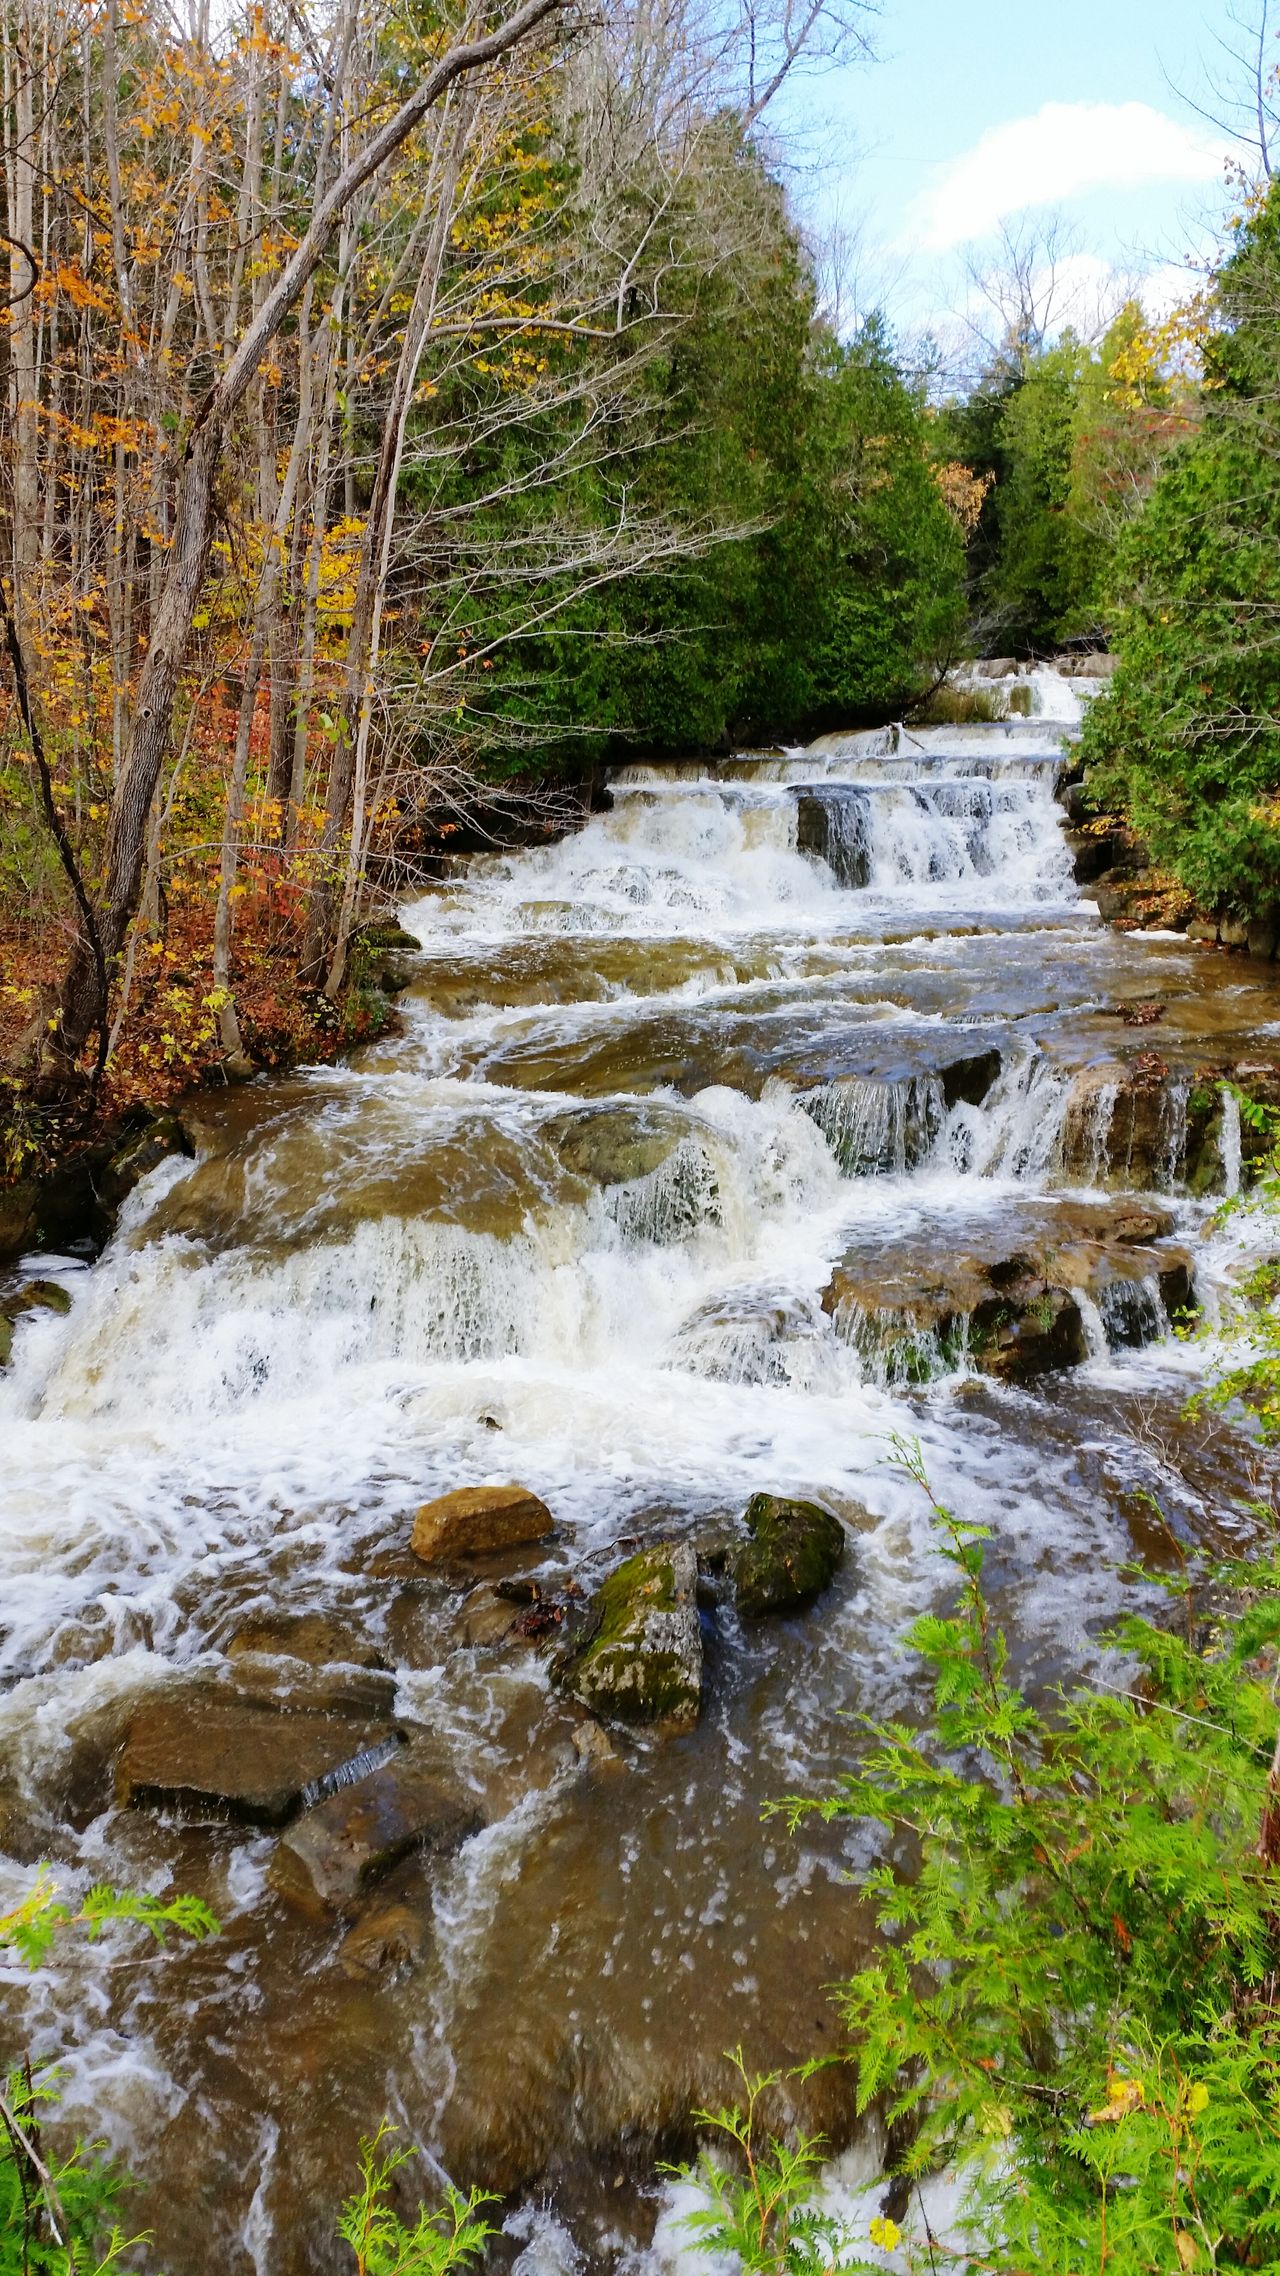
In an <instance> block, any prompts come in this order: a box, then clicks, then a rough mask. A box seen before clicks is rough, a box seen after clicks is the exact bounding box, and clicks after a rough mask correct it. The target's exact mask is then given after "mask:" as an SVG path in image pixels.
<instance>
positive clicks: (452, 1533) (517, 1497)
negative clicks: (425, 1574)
mask: <svg viewBox="0 0 1280 2276" xmlns="http://www.w3.org/2000/svg"><path fill="white" fill-rule="evenodd" d="M554 1531H555V1519H554V1518H553V1517H552V1515H551V1512H550V1510H549V1509H548V1508H547V1505H546V1503H545V1502H543V1501H540V1500H539V1499H538V1496H537V1495H536V1494H532V1493H530V1492H529V1490H528V1488H527V1486H459V1487H458V1488H457V1490H456V1491H455V1492H454V1493H451V1494H440V1495H438V1496H437V1498H436V1500H435V1501H431V1502H424V1504H423V1506H422V1508H421V1509H420V1510H419V1511H418V1514H417V1516H416V1518H415V1519H414V1521H413V1542H412V1546H413V1553H414V1555H415V1557H421V1559H422V1561H423V1563H424V1564H446V1563H454V1562H457V1561H458V1560H460V1559H461V1560H465V1559H469V1558H472V1557H490V1556H493V1555H494V1554H495V1553H496V1552H498V1551H500V1550H503V1549H520V1548H523V1547H525V1545H526V1544H527V1543H529V1542H532V1541H545V1540H546V1539H547V1537H548V1535H549V1534H551V1533H553V1532H554Z"/></svg>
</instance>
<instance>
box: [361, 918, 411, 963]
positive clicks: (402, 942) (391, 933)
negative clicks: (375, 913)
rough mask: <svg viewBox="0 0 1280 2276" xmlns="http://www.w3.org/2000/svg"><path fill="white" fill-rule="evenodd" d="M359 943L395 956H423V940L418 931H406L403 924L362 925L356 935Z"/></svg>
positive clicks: (364, 946)
mask: <svg viewBox="0 0 1280 2276" xmlns="http://www.w3.org/2000/svg"><path fill="white" fill-rule="evenodd" d="M356 940H357V944H358V945H359V946H360V947H362V948H372V949H377V950H380V951H383V952H384V953H387V954H390V955H393V956H399V955H404V956H421V954H422V942H421V941H420V940H419V939H418V937H417V934H416V933H411V932H406V930H405V928H404V926H403V925H396V924H387V925H362V926H361V929H360V931H359V933H358V934H357V935H356Z"/></svg>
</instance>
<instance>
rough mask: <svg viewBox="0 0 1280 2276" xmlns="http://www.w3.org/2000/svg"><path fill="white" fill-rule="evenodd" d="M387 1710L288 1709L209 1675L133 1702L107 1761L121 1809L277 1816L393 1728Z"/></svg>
mask: <svg viewBox="0 0 1280 2276" xmlns="http://www.w3.org/2000/svg"><path fill="white" fill-rule="evenodd" d="M396 1735H397V1734H396V1731H395V1726H394V1724H393V1723H392V1722H391V1720H390V1717H389V1715H388V1716H386V1717H383V1718H380V1719H377V1720H375V1719H374V1718H373V1717H372V1716H371V1715H370V1714H369V1712H368V1710H367V1708H357V1709H356V1711H354V1712H345V1711H338V1710H336V1709H331V1710H330V1711H329V1712H324V1711H308V1710H306V1709H303V1710H300V1711H296V1712H288V1711H287V1708H286V1703H285V1702H283V1701H278V1702H275V1703H273V1702H271V1701H270V1699H269V1698H268V1699H253V1698H237V1697H236V1696H235V1694H234V1693H232V1692H230V1691H220V1690H219V1689H218V1688H217V1687H216V1686H214V1685H182V1686H181V1687H178V1686H175V1687H173V1688H172V1689H171V1690H170V1691H168V1692H165V1693H162V1694H161V1695H160V1697H158V1698H156V1699H154V1700H150V1701H148V1702H147V1703H146V1704H145V1705H144V1706H142V1707H140V1708H139V1709H138V1710H137V1712H136V1713H135V1714H134V1715H133V1717H132V1718H131V1720H130V1722H129V1726H128V1729H127V1731H126V1733H125V1739H124V1745H123V1747H122V1749H121V1753H120V1758H119V1761H118V1763H117V1765H116V1799H117V1801H118V1802H119V1804H120V1806H121V1808H122V1809H160V1810H176V1811H178V1812H179V1813H180V1814H181V1815H183V1816H185V1817H191V1818H199V1819H205V1820H213V1821H217V1820H219V1819H226V1818H231V1819H233V1820H235V1821H236V1822H238V1823H240V1824H244V1825H266V1826H278V1825H283V1824H284V1822H285V1820H286V1819H287V1818H288V1817H290V1816H291V1815H292V1813H293V1812H294V1811H295V1810H296V1809H297V1808H299V1806H300V1805H301V1803H302V1801H303V1798H304V1795H305V1793H306V1790H307V1788H308V1787H310V1786H313V1785H314V1784H316V1782H317V1781H319V1780H322V1779H327V1778H331V1777H332V1776H333V1775H334V1773H335V1772H336V1771H339V1770H341V1769H342V1768H344V1767H345V1766H346V1765H347V1764H349V1763H351V1762H353V1761H357V1760H358V1759H359V1758H360V1756H361V1755H363V1754H365V1753H367V1752H368V1751H369V1750H370V1749H372V1748H376V1747H378V1746H385V1745H386V1744H387V1743H388V1742H389V1741H392V1740H394V1739H395V1737H396Z"/></svg>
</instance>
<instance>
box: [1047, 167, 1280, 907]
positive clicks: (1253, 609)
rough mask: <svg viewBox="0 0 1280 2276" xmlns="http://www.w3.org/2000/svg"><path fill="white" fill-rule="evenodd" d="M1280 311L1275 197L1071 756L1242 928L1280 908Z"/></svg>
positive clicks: (1145, 539) (1211, 353) (1225, 290)
mask: <svg viewBox="0 0 1280 2276" xmlns="http://www.w3.org/2000/svg"><path fill="white" fill-rule="evenodd" d="M1278 297H1280V188H1273V189H1272V191H1271V192H1270V194H1269V196H1268V197H1267V199H1266V201H1265V203H1264V204H1263V205H1262V206H1260V207H1259V209H1258V210H1257V211H1256V212H1255V213H1254V214H1252V215H1251V216H1250V217H1249V218H1248V219H1247V220H1246V221H1245V222H1244V223H1243V225H1242V226H1241V228H1240V230H1239V232H1238V237H1237V243H1236V247H1235V250H1234V252H1233V254H1232V256H1231V258H1230V259H1229V260H1228V261H1227V262H1226V263H1225V264H1224V266H1223V269H1222V271H1221V273H1220V275H1219V277H1218V280H1217V287H1216V293H1215V302H1214V313H1215V321H1216V326H1217V328H1216V330H1215V332H1214V333H1213V335H1212V337H1211V338H1210V339H1209V340H1208V342H1207V344H1206V347H1205V351H1204V357H1205V385H1204V394H1203V399H1202V404H1201V412H1200V418H1199V422H1198V425H1197V426H1196V428H1195V430H1194V432H1193V433H1191V434H1190V435H1189V436H1188V437H1187V439H1185V440H1184V441H1182V442H1181V443H1179V444H1178V445H1177V447H1176V448H1175V449H1174V450H1173V451H1172V452H1171V454H1170V456H1169V458H1168V460H1167V461H1166V463H1165V465H1164V468H1163V471H1162V472H1161V474H1160V477H1159V480H1158V481H1157V482H1156V484H1155V487H1154V489H1153V490H1152V492H1151V495H1150V497H1149V499H1148V500H1147V502H1146V505H1145V506H1144V508H1143V510H1142V512H1141V513H1140V514H1139V516H1138V517H1137V518H1136V520H1135V521H1134V522H1133V523H1132V524H1131V526H1130V527H1129V529H1128V530H1127V531H1126V532H1125V534H1124V535H1123V536H1122V538H1121V541H1120V544H1119V546H1118V548H1117V553H1116V559H1115V563H1114V567H1113V570H1112V573H1111V578H1110V611H1109V614H1110V622H1111V627H1112V635H1113V645H1114V646H1115V647H1116V648H1117V650H1118V652H1119V657H1120V666H1119V670H1118V671H1117V674H1116V677H1115V680H1114V681H1113V683H1112V688H1111V691H1110V693H1109V695H1108V696H1107V698H1106V700H1105V702H1102V703H1099V704H1097V705H1095V706H1094V708H1093V710H1092V711H1091V713H1090V715H1089V718H1088V720H1087V722H1086V726H1085V735H1084V743H1083V752H1082V755H1083V757H1084V759H1085V762H1086V765H1087V767H1088V770H1089V772H1088V782H1089V787H1090V790H1091V791H1092V793H1093V794H1094V796H1095V797H1096V798H1097V799H1098V800H1099V802H1101V803H1107V804H1112V805H1115V806H1118V807H1121V808H1122V809H1123V810H1124V811H1125V812H1126V813H1127V814H1128V816H1129V818H1130V820H1131V822H1132V823H1133V826H1134V827H1135V829H1136V830H1138V831H1139V832H1140V833H1141V835H1142V836H1143V837H1144V838H1145V839H1146V840H1147V842H1148V844H1149V845H1150V848H1151V851H1152V854H1153V855H1154V857H1155V859H1156V860H1157V861H1158V862H1160V863H1161V864H1163V865H1164V866H1166V867H1167V868H1169V869H1171V870H1172V871H1173V872H1174V874H1175V875H1176V876H1177V877H1178V878H1179V879H1180V880H1181V882H1182V883H1183V884H1184V885H1185V886H1186V888H1187V889H1188V891H1189V892H1191V893H1193V894H1194V895H1195V896H1196V898H1197V899H1198V900H1199V901H1200V902H1201V903H1202V904H1203V905H1205V906H1208V907H1217V908H1221V909H1224V910H1232V911H1235V912H1237V913H1239V914H1240V915H1243V916H1245V917H1250V916H1254V915H1256V914H1258V913H1260V912H1262V911H1264V910H1266V909H1269V908H1270V907H1271V906H1273V905H1274V904H1275V903H1276V901H1277V900H1280V804H1278V803H1277V799H1278V795H1280V644H1278V642H1277V635H1276V624H1277V620H1278V618H1280V331H1278V330H1277V326H1276V322H1275V313H1276V307H1277V301H1278Z"/></svg>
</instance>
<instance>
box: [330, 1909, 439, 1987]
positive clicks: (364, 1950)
mask: <svg viewBox="0 0 1280 2276" xmlns="http://www.w3.org/2000/svg"><path fill="white" fill-rule="evenodd" d="M425 1945H426V1927H425V1924H424V1922H423V1921H422V1920H420V1919H419V1917H418V1915H417V1913H416V1912H415V1911H414V1909H413V1907H412V1905H400V1904H380V1905H371V1906H370V1908H369V1910H368V1912H366V1913H363V1914H362V1915H361V1917H360V1919H359V1920H358V1921H357V1922H356V1924H355V1926H354V1928H351V1929H348V1931H347V1934H346V1935H345V1936H344V1937H343V1939H342V1942H341V1944H340V1945H339V1947H338V1962H339V1965H340V1967H341V1968H342V1971H343V1973H344V1975H348V1976H352V1977H354V1978H355V1979H356V1980H357V1981H361V1980H363V1979H364V1978H366V1977H369V1976H386V1975H391V1974H396V1975H399V1974H401V1973H402V1972H403V1971H404V1970H405V1969H407V1968H412V1967H413V1966H414V1964H415V1962H416V1961H418V1960H420V1959H421V1958H422V1954H423V1950H424V1948H425Z"/></svg>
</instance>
